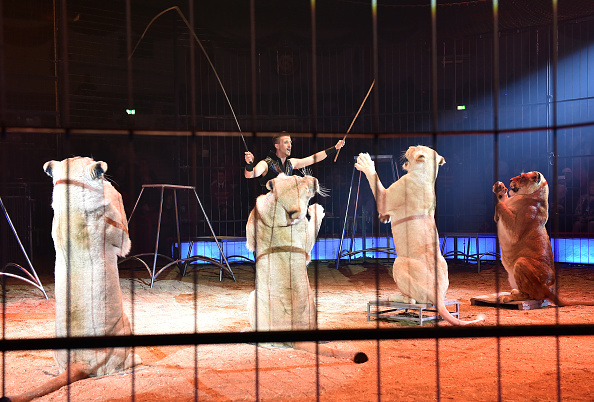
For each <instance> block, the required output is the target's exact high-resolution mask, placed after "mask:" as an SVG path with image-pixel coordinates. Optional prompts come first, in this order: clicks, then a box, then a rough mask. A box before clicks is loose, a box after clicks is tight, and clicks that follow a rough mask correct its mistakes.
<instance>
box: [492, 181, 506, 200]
mask: <svg viewBox="0 0 594 402" xmlns="http://www.w3.org/2000/svg"><path fill="white" fill-rule="evenodd" d="M493 192H494V193H495V195H496V196H497V198H498V199H501V198H503V196H504V195H505V194H507V187H505V184H503V183H502V182H500V181H498V182H497V183H495V184H493Z"/></svg>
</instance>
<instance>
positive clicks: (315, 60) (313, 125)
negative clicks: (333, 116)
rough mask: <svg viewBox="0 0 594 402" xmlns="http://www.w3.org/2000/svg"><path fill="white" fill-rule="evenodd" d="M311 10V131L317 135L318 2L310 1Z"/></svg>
mask: <svg viewBox="0 0 594 402" xmlns="http://www.w3.org/2000/svg"><path fill="white" fill-rule="evenodd" d="M310 8H311V87H312V96H311V102H312V103H311V110H312V123H311V127H310V128H311V131H312V133H313V134H314V136H315V135H316V133H317V132H318V78H317V76H318V48H317V44H316V36H317V31H316V0H310Z"/></svg>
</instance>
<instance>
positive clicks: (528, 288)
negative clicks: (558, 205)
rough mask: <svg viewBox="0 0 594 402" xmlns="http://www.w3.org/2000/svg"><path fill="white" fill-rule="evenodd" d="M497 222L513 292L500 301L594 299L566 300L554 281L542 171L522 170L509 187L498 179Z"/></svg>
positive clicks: (568, 302) (566, 302)
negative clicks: (526, 171) (560, 295)
mask: <svg viewBox="0 0 594 402" xmlns="http://www.w3.org/2000/svg"><path fill="white" fill-rule="evenodd" d="M493 192H494V193H495V195H496V196H497V200H498V202H497V204H496V205H495V222H497V235H498V237H499V244H500V248H501V262H502V264H503V267H504V268H505V270H506V271H507V274H508V280H509V284H510V285H511V287H512V292H511V295H500V296H499V300H500V301H501V302H504V303H505V302H509V301H512V300H527V299H535V300H542V299H547V300H549V301H551V302H553V303H555V304H556V305H558V306H565V305H573V304H583V305H592V302H581V301H575V300H565V299H562V298H560V297H559V295H558V294H557V292H556V284H555V263H554V261H553V250H552V248H551V241H550V240H549V235H548V234H547V230H546V228H545V225H546V223H547V220H548V219H549V201H548V198H549V186H548V184H547V181H546V180H545V178H544V176H543V175H542V174H541V173H540V172H528V173H522V174H521V175H519V176H516V177H513V178H511V179H510V190H509V192H508V189H507V188H506V187H505V184H503V183H502V182H500V181H498V182H496V183H495V184H494V185H493Z"/></svg>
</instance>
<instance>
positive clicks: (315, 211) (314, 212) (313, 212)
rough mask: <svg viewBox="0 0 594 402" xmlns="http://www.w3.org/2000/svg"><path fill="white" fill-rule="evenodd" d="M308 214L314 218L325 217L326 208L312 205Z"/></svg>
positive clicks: (308, 209)
mask: <svg viewBox="0 0 594 402" xmlns="http://www.w3.org/2000/svg"><path fill="white" fill-rule="evenodd" d="M307 212H309V216H312V217H318V218H319V217H320V216H321V217H324V207H323V206H321V205H320V204H312V205H310V206H309V207H308V208H307Z"/></svg>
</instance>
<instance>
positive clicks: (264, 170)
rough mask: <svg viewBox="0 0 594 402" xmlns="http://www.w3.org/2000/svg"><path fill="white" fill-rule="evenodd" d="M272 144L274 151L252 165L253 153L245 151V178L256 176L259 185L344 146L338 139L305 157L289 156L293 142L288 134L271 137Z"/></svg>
mask: <svg viewBox="0 0 594 402" xmlns="http://www.w3.org/2000/svg"><path fill="white" fill-rule="evenodd" d="M272 142H273V144H274V148H275V150H274V151H270V152H269V153H268V156H267V157H266V159H264V160H261V161H260V162H258V163H257V164H256V165H255V166H254V155H253V154H252V153H251V152H249V151H247V152H246V153H245V163H246V164H247V165H246V167H245V171H244V175H245V177H246V179H253V178H255V177H257V178H258V179H259V180H260V184H261V185H263V186H264V185H266V183H267V182H268V180H270V179H274V178H275V177H276V176H278V175H279V174H280V173H284V174H286V175H287V176H290V175H292V174H293V170H294V169H302V168H304V167H306V166H309V165H313V164H314V163H316V162H319V161H322V160H324V159H326V157H328V156H330V157H333V156H334V155H336V153H337V152H338V150H339V149H340V148H342V147H343V146H344V140H340V141H338V142H337V143H336V145H335V146H333V147H330V148H328V149H326V150H324V151H320V152H318V153H315V154H313V155H311V156H308V157H307V158H302V159H299V158H289V157H290V156H291V147H292V144H293V142H292V141H291V136H290V135H283V134H281V135H277V136H275V137H274V138H273V139H272Z"/></svg>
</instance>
